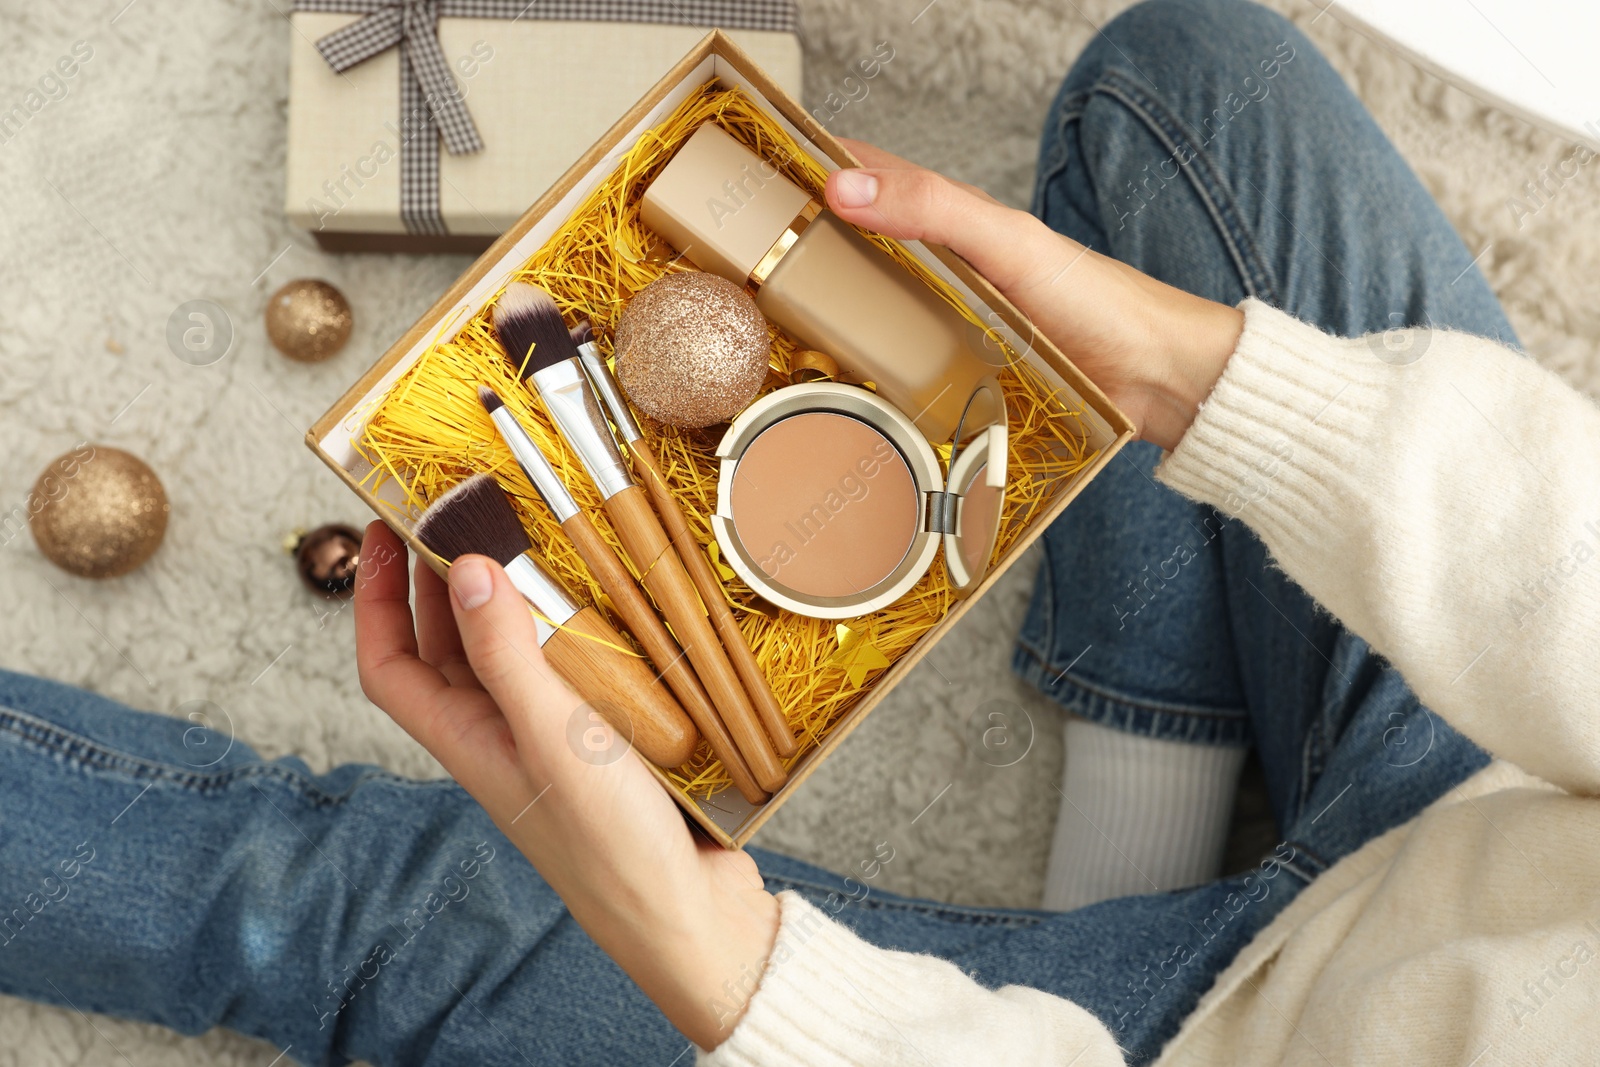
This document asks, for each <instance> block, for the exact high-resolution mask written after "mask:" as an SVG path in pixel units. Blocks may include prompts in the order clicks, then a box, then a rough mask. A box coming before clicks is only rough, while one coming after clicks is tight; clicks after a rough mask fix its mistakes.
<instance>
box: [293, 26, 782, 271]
mask: <svg viewBox="0 0 1600 1067" xmlns="http://www.w3.org/2000/svg"><path fill="white" fill-rule="evenodd" d="M410 6H411V5H404V7H410ZM690 6H691V7H692V8H693V15H694V17H695V18H696V19H697V20H703V21H700V22H699V24H698V25H684V24H678V23H675V22H673V21H672V20H673V19H678V18H684V17H685V15H684V8H683V5H680V4H679V3H677V2H676V0H658V2H632V3H626V4H624V3H621V2H619V0H540V2H539V3H536V4H529V3H527V0H438V4H437V10H438V12H439V16H440V17H439V18H438V20H437V23H436V25H434V26H432V27H431V28H430V27H428V26H426V25H418V26H413V25H411V24H410V23H408V22H406V21H405V20H406V19H407V18H408V16H407V15H406V14H405V13H403V11H402V5H401V4H400V3H398V2H397V0H297V2H296V4H295V11H294V12H293V13H292V14H291V15H290V22H291V30H292V32H291V34H290V38H291V39H290V58H289V128H288V152H287V157H288V158H287V181H286V187H285V195H284V210H285V211H286V212H287V214H288V216H289V221H290V222H291V223H292V224H293V225H295V226H297V227H300V228H301V229H304V230H307V231H308V232H309V233H310V234H311V236H312V237H313V238H314V239H315V240H316V241H317V243H318V244H319V245H320V246H321V247H322V248H323V249H324V250H325V251H330V252H473V253H475V252H481V251H483V250H484V249H485V248H487V247H488V246H489V245H490V243H492V242H493V240H494V239H495V238H496V237H498V236H499V235H500V234H501V233H503V232H505V231H506V230H507V229H509V228H510V227H511V226H512V225H513V224H514V223H516V222H517V220H518V219H519V218H521V217H522V214H523V212H524V211H525V210H526V209H527V207H528V205H529V204H530V203H532V202H533V201H534V199H535V198H536V197H538V196H539V194H540V193H542V192H544V190H545V189H546V188H548V187H549V186H550V185H551V183H553V182H554V181H556V179H558V178H560V177H561V175H562V172H564V171H565V170H566V169H567V167H568V166H569V165H570V164H571V162H572V161H573V160H574V159H576V158H577V157H578V156H579V155H581V154H582V153H583V151H584V150H585V149H587V148H588V147H589V146H590V145H591V144H593V143H594V141H595V139H596V138H598V137H599V136H600V135H601V134H603V133H604V132H605V131H606V130H607V128H609V127H610V126H611V125H612V124H613V123H614V122H616V121H617V119H618V118H619V117H620V116H621V115H622V114H623V113H624V112H625V111H627V110H628V109H629V108H630V107H632V106H633V104H634V103H635V101H637V100H638V99H639V97H640V96H641V95H643V94H644V93H645V92H646V91H647V90H649V88H650V86H651V85H653V84H654V83H655V82H656V81H657V80H658V79H659V78H660V77H661V76H662V74H663V73H665V72H666V71H667V70H668V69H669V68H670V67H672V65H673V64H674V63H675V62H677V60H678V59H679V57H681V56H682V55H683V53H684V52H685V51H686V50H687V49H689V48H691V47H692V46H693V45H694V44H695V42H696V41H698V40H700V38H702V37H703V36H705V33H706V28H707V27H708V26H710V25H724V26H731V27H735V28H733V29H730V31H729V32H730V34H731V36H732V37H733V38H734V39H735V40H737V41H738V42H739V45H740V46H741V47H742V48H744V49H745V50H746V51H747V52H748V53H749V54H750V55H751V56H752V57H753V58H754V59H755V60H756V61H757V62H758V63H759V64H760V65H761V67H762V68H763V69H764V70H767V71H769V72H770V74H771V76H772V77H773V78H774V79H775V81H776V82H777V83H778V84H779V85H781V86H783V88H784V89H785V90H787V91H789V92H791V93H798V92H799V89H800V78H801V73H800V71H801V66H800V65H801V59H800V42H799V38H798V37H797V36H796V30H797V28H798V17H797V15H796V14H795V9H794V6H793V3H792V0H754V2H751V0H701V2H699V3H697V4H695V5H690ZM488 10H494V11H495V12H496V14H497V15H498V16H499V17H494V18H485V17H464V16H458V15H452V14H451V12H452V11H463V12H465V11H476V12H484V11H488ZM623 19H635V20H638V21H623ZM652 20H655V21H652ZM755 27H772V28H755ZM341 34H342V35H343V39H341V38H340V35H341ZM330 35H332V36H330ZM430 38H431V40H436V41H437V46H434V45H432V44H431V41H430ZM325 52H326V53H327V54H324V53H325ZM413 57H415V58H413ZM347 63H348V64H349V65H348V66H345V65H344V64H347ZM402 64H404V65H405V69H404V70H402ZM335 65H339V66H343V69H341V70H335V69H334V67H335ZM415 71H424V72H426V73H427V75H429V77H423V78H419V77H417V76H416V75H415V73H413V72H415ZM403 76H404V77H403ZM428 86H433V87H434V90H436V91H430V89H429V88H427V87H428ZM452 97H453V98H454V99H453V100H452V99H448V98H452ZM441 103H442V104H445V105H448V108H449V110H450V111H451V112H452V115H449V116H445V117H442V118H439V119H432V118H431V116H432V114H433V108H434V107H436V106H439V105H440V104H441ZM460 114H464V115H465V116H466V119H465V120H464V122H463V121H452V120H453V118H454V116H455V115H460ZM467 128H470V129H471V130H472V131H474V132H475V134H476V136H475V137H473V136H471V135H466V136H462V134H463V131H464V130H465V129H467ZM440 132H443V133H444V143H443V144H437V143H434V144H430V143H428V142H429V141H433V142H437V141H438V140H439V133H440ZM452 142H454V147H456V148H463V149H465V150H463V151H460V152H456V151H452ZM474 145H476V146H478V147H476V148H474Z"/></svg>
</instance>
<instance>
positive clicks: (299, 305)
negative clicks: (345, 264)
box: [267, 278, 355, 363]
mask: <svg viewBox="0 0 1600 1067" xmlns="http://www.w3.org/2000/svg"><path fill="white" fill-rule="evenodd" d="M354 321H355V319H354V316H353V315H352V314H351V313H350V302H349V301H348V300H346V299H345V298H344V294H343V293H341V292H339V290H337V289H335V288H334V287H333V286H331V285H329V284H328V283H327V282H323V281H318V280H316V279H315V278H297V279H296V280H294V281H292V282H290V283H289V284H288V285H285V286H284V287H283V288H282V289H279V290H278V291H277V292H275V293H273V294H272V297H271V299H269V300H268V301H267V337H268V338H269V339H270V340H271V341H272V345H273V347H274V348H276V349H277V350H278V351H279V352H282V353H283V354H284V355H286V356H288V357H289V358H290V359H292V360H296V361H298V362H300V363H320V362H322V361H323V360H325V359H328V358H329V357H331V356H334V355H337V354H338V352H339V350H340V349H341V348H343V347H344V343H345V342H346V341H348V340H350V327H351V325H352V324H353V323H354Z"/></svg>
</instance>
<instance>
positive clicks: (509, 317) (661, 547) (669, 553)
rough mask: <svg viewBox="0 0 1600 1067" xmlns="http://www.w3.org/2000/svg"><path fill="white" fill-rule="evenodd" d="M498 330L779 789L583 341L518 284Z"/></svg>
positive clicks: (757, 762) (760, 769) (532, 290)
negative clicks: (613, 423) (599, 389)
mask: <svg viewBox="0 0 1600 1067" xmlns="http://www.w3.org/2000/svg"><path fill="white" fill-rule="evenodd" d="M494 328H495V333H496V334H497V335H498V336H499V338H500V344H501V345H502V346H504V348H505V350H506V358H507V359H508V360H510V362H511V365H512V366H513V367H514V368H516V371H517V373H518V375H520V376H521V377H522V379H523V380H524V381H526V382H527V383H528V384H529V385H530V386H531V387H532V388H533V389H534V390H535V391H536V392H537V393H538V394H539V396H540V398H541V399H542V400H543V401H544V406H545V410H546V411H548V412H549V413H550V418H551V420H552V421H553V422H554V423H555V424H556V428H557V429H558V430H559V431H560V432H561V436H562V437H563V438H564V439H565V440H566V442H567V444H568V445H569V446H570V447H571V448H572V450H573V451H574V452H576V453H577V454H578V459H579V460H580V461H581V462H582V463H583V466H584V469H585V470H587V471H588V472H589V477H590V478H592V479H593V480H594V484H595V487H596V488H597V489H599V490H600V496H601V498H602V500H603V502H604V507H605V509H606V514H607V515H608V516H609V517H610V519H611V524H612V525H613V526H614V527H616V530H617V535H618V537H619V538H620V539H621V541H622V547H623V550H624V551H625V552H626V553H627V554H628V558H629V559H630V560H631V561H632V562H633V569H634V570H635V571H637V572H638V573H639V574H641V575H643V576H644V579H643V580H644V583H645V588H646V589H648V590H649V591H650V595H651V596H653V597H654V598H655V601H656V604H657V605H659V606H660V608H661V611H662V613H663V614H665V615H666V617H667V622H668V623H670V624H671V626H672V630H673V633H674V634H675V635H676V636H677V638H678V643H679V644H681V645H682V646H683V648H684V651H685V653H687V655H688V656H689V660H690V662H691V663H693V664H694V669H695V673H696V674H698V675H699V676H700V681H701V682H702V683H704V684H705V687H706V691H707V692H708V693H710V694H711V699H712V701H713V702H714V703H715V704H716V706H717V710H718V711H719V712H721V713H722V721H723V723H724V724H725V725H726V726H727V727H728V732H729V733H730V734H732V735H733V739H734V741H735V742H736V743H737V744H738V746H739V752H740V754H741V755H742V756H744V759H745V763H747V764H748V765H749V767H750V772H751V773H752V774H753V775H755V779H756V781H757V782H758V783H759V784H760V786H761V788H763V789H765V790H766V791H767V792H769V793H775V792H777V791H778V789H780V788H781V787H782V786H783V783H784V781H785V780H786V779H787V777H788V772H786V771H785V770H784V768H783V764H782V763H780V762H779V761H778V756H777V753H776V751H775V750H774V748H773V744H772V742H771V740H770V739H768V737H767V734H766V731H765V730H764V729H763V728H762V725H761V722H760V721H759V720H758V719H757V718H756V713H755V709H754V707H752V705H751V702H750V698H749V697H748V696H746V695H745V691H744V687H743V685H742V684H741V683H740V681H739V676H738V674H736V673H735V672H734V669H733V665H732V664H731V663H729V662H728V655H727V653H726V652H725V651H724V650H723V647H722V643H721V642H720V641H719V640H718V639H717V635H716V631H715V630H713V629H712V627H711V622H710V620H709V619H707V618H706V613H705V610H706V609H705V608H703V607H702V606H701V601H700V594H699V593H698V592H697V591H696V589H695V586H694V583H693V582H691V581H690V580H689V575H688V572H686V571H685V570H684V567H683V562H682V561H681V560H680V559H679V558H678V554H677V552H676V551H675V550H674V549H673V547H672V543H671V541H669V540H668V539H667V534H666V531H665V530H663V529H662V528H661V523H660V522H659V521H658V520H657V519H656V516H655V512H654V511H652V510H651V508H650V501H649V499H648V498H647V497H646V496H645V492H644V490H643V489H641V488H640V487H639V486H638V485H636V484H634V481H633V477H632V475H631V474H629V472H628V468H627V467H626V466H625V465H624V464H623V461H622V456H621V454H620V453H618V451H617V442H616V438H614V437H613V436H612V434H611V427H610V425H609V424H607V422H606V417H605V413H604V412H603V411H602V410H601V409H600V402H599V400H598V399H596V397H595V393H594V388H593V387H592V386H591V385H590V384H589V377H588V374H587V373H586V372H585V371H584V369H583V363H582V359H581V357H580V356H579V355H578V349H577V346H576V345H574V344H573V343H572V336H571V334H570V333H568V331H567V327H566V324H565V323H564V322H562V321H561V309H560V308H558V307H557V306H556V302H555V300H554V298H552V297H551V296H550V294H549V293H547V292H545V291H544V290H543V289H539V288H536V287H534V286H532V285H528V284H526V283H524V282H513V283H512V284H510V285H509V286H507V287H506V290H505V292H503V293H501V294H500V298H499V300H498V301H496V303H495V308H494Z"/></svg>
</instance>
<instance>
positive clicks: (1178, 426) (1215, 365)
mask: <svg viewBox="0 0 1600 1067" xmlns="http://www.w3.org/2000/svg"><path fill="white" fill-rule="evenodd" d="M845 144H846V145H848V146H849V148H850V150H851V151H852V152H854V153H855V154H856V157H857V158H858V159H860V160H861V161H862V162H863V163H865V164H866V165H865V166H864V167H862V168H860V169H855V170H841V171H836V172H835V173H834V174H833V175H832V176H830V177H829V179H828V207H829V208H831V209H832V210H833V212H834V213H835V214H836V215H838V216H839V217H840V218H842V219H844V220H846V221H848V222H853V223H855V224H856V225H857V226H860V227H862V228H864V229H868V230H872V231H874V232H877V233H883V234H887V235H888V236H890V237H894V238H897V239H899V240H920V241H931V242H934V243H936V244H942V245H944V246H946V247H948V248H949V249H950V250H951V251H953V252H955V253H956V254H957V255H959V256H961V257H962V258H963V259H965V260H966V261H967V262H968V263H971V264H972V266H973V267H974V268H975V269H976V270H977V271H978V273H979V274H982V275H983V276H984V277H985V278H987V279H988V280H989V281H990V282H991V283H993V284H994V286H995V288H997V289H999V290H1000V291H1001V292H1002V293H1003V294H1005V296H1006V299H1008V300H1010V301H1011V302H1012V303H1013V304H1015V305H1016V306H1017V307H1018V308H1020V309H1021V310H1022V311H1023V312H1024V313H1025V314H1026V315H1027V316H1028V317H1029V318H1030V319H1032V320H1033V323H1034V325H1035V326H1037V327H1038V328H1039V330H1040V332H1042V333H1043V334H1044V335H1045V336H1046V337H1049V338H1050V339H1051V340H1052V341H1054V342H1055V344H1056V346H1057V347H1058V348H1060V349H1061V351H1062V352H1064V353H1065V354H1066V355H1067V358H1069V359H1071V360H1072V361H1073V363H1074V364H1076V365H1077V367H1078V368H1079V369H1080V370H1082V371H1083V372H1084V373H1085V374H1087V375H1088V376H1089V377H1090V378H1091V379H1092V380H1093V381H1094V383H1095V384H1096V385H1098V386H1099V387H1100V388H1101V389H1103V390H1104V391H1105V393H1106V395H1107V396H1109V397H1110V398H1111V400H1112V401H1113V402H1114V403H1115V404H1116V405H1117V406H1118V407H1120V408H1122V410H1123V411H1125V412H1127V413H1128V416H1129V417H1130V418H1132V419H1133V421H1134V423H1135V424H1136V425H1138V426H1139V429H1140V436H1142V437H1143V438H1144V439H1145V440H1147V441H1154V442H1155V443H1156V444H1158V445H1160V446H1161V447H1162V448H1167V449H1170V448H1172V447H1174V446H1175V445H1177V443H1178V440H1179V438H1181V437H1182V436H1183V433H1184V431H1185V430H1187V429H1188V428H1189V423H1191V422H1192V421H1194V416H1195V412H1196V411H1197V410H1198V409H1199V406H1200V403H1201V401H1203V400H1205V398H1206V396H1207V395H1208V394H1209V393H1210V392H1211V387H1212V386H1213V385H1215V384H1216V381H1217V378H1218V377H1220V376H1221V374H1222V368H1223V365H1224V364H1226V363H1227V361H1228V357H1229V356H1230V355H1232V354H1233V349H1234V347H1235V345H1236V344H1237V343H1238V340H1239V331H1240V330H1241V329H1242V328H1243V325H1244V316H1243V315H1242V314H1241V313H1240V312H1239V311H1238V310H1236V309H1234V308H1230V307H1226V306H1224V305H1222V304H1217V303H1214V302H1212V301H1210V300H1204V299H1202V298H1200V297H1197V296H1192V295H1190V294H1189V293H1185V292H1183V291H1182V290H1180V289H1174V288H1173V287H1172V286H1170V285H1167V284H1165V283H1163V282H1158V281H1156V280H1155V279H1154V278H1151V277H1149V276H1147V275H1144V274H1141V273H1139V272H1138V271H1137V270H1134V269H1133V268H1132V267H1129V266H1127V265H1125V264H1123V263H1119V262H1117V261H1116V260H1114V259H1108V258H1106V257H1105V256H1102V255H1100V254H1099V253H1098V252H1093V251H1090V250H1088V249H1085V248H1084V246H1083V245H1080V244H1078V243H1077V242H1076V241H1073V240H1071V239H1069V238H1066V237H1063V236H1061V235H1060V234H1058V233H1055V232H1054V231H1052V230H1051V229H1050V228H1049V227H1047V226H1046V225H1045V224H1044V223H1042V222H1040V221H1039V220H1038V219H1036V218H1034V217H1033V216H1032V215H1029V214H1028V213H1027V212H1024V211H1016V210H1014V209H1012V208H1008V207H1004V206H1002V205H1001V204H998V203H996V202H995V201H994V200H993V199H991V198H990V197H988V196H987V195H985V194H984V193H982V192H980V191H979V190H976V189H974V188H972V187H971V186H968V185H962V184H960V183H958V182H953V181H951V180H950V179H948V178H945V177H942V176H941V175H938V174H935V173H934V172H933V171H930V170H924V169H923V168H921V167H918V166H915V165H914V164H911V163H908V162H906V161H905V160H903V159H900V158H899V157H898V156H892V155H890V154H889V153H887V152H884V151H882V150H880V149H877V148H874V147H872V146H871V145H867V144H862V143H860V142H857V141H846V142H845Z"/></svg>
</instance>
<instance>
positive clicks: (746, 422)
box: [711, 382, 1006, 619]
mask: <svg viewBox="0 0 1600 1067" xmlns="http://www.w3.org/2000/svg"><path fill="white" fill-rule="evenodd" d="M985 388H996V387H995V386H986V387H985ZM974 396H975V398H976V394H974ZM977 399H978V400H979V403H980V405H981V406H983V407H985V408H992V406H995V405H996V404H997V401H996V400H995V399H994V398H992V397H983V398H977ZM972 407H973V402H972V401H969V404H968V409H969V410H971V409H972ZM959 437H960V434H959V433H958V434H957V438H958V439H959ZM954 447H955V451H954V453H953V461H952V462H951V464H950V473H949V477H948V478H946V477H945V474H944V471H943V468H942V465H941V464H940V461H939V457H938V455H937V453H935V452H934V450H933V447H932V446H931V445H929V444H928V441H927V438H926V437H924V436H923V434H922V432H921V431H920V430H919V429H918V428H917V426H916V424H915V423H913V422H912V421H911V419H909V418H907V417H906V416H905V415H904V414H903V413H902V412H901V411H900V410H899V409H898V408H896V407H895V406H893V405H892V404H890V403H888V402H887V401H885V400H883V399H881V398H880V397H878V396H877V395H875V394H874V393H872V392H869V391H868V390H866V389H862V388H858V387H856V386H852V385H843V384H839V383H836V382H812V383H807V384H804V385H791V386H788V387H786V388H783V389H778V390H776V391H774V392H772V393H769V394H767V395H766V396H764V397H762V398H761V399H760V400H757V401H756V402H755V403H754V404H751V405H750V406H749V407H748V408H746V409H745V410H744V411H743V412H742V413H741V414H740V415H739V416H738V418H736V419H735V420H734V421H733V423H732V425H731V426H730V427H729V428H728V432H727V434H726V435H725V436H724V437H723V439H722V443H721V444H720V445H719V446H718V449H717V456H718V457H719V459H720V461H721V470H720V472H719V478H718V482H717V510H716V514H715V515H713V516H712V519H711V525H712V528H713V530H714V531H715V533H716V537H717V543H718V545H719V546H720V547H721V549H722V554H723V557H724V558H725V559H726V560H727V561H728V563H729V564H730V565H731V566H732V567H733V569H734V570H735V571H737V572H738V574H739V576H740V577H741V578H743V579H744V580H745V582H747V583H748V584H749V585H750V587H751V588H752V589H753V590H755V591H756V592H757V593H758V594H759V595H760V596H761V597H762V598H763V599H765V600H767V601H769V602H771V603H773V604H776V605H777V606H778V607H781V608H786V609H788V610H790V611H793V612H797V613H799V614H801V615H809V616H811V617H813V618H820V619H843V618H850V617H853V616H856V615H863V614H866V613H867V612H870V611H876V610H877V609H879V608H881V607H884V606H886V605H888V604H891V603H893V602H894V601H896V600H898V599H899V598H900V597H901V596H903V595H905V594H906V592H908V591H909V590H910V589H911V587H912V586H913V585H915V584H916V583H917V581H918V580H919V579H920V578H921V577H922V576H923V575H924V574H926V573H927V571H928V568H929V567H930V566H931V565H932V564H933V559H934V557H935V556H936V555H937V554H938V553H939V550H940V549H941V548H943V550H944V557H945V566H946V567H947V568H948V569H949V572H950V584H951V587H952V588H953V589H954V590H955V591H956V593H957V594H958V595H962V594H965V593H967V592H970V591H971V590H972V589H973V587H975V586H976V585H977V584H978V583H979V582H980V581H982V580H983V577H984V575H985V574H986V573H988V569H989V558H990V556H991V555H992V553H993V551H994V543H995V535H996V534H997V533H998V531H999V528H1000V510H1001V503H1002V498H1003V496H1004V493H1005V480H1006V427H1005V425H1004V424H1003V423H1001V424H995V425H991V426H989V427H987V428H985V429H983V430H982V431H980V432H979V433H978V434H976V435H975V436H974V437H973V438H972V439H971V440H970V441H968V442H967V443H966V445H965V446H964V447H963V446H961V445H959V444H958V445H956V446H954Z"/></svg>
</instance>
